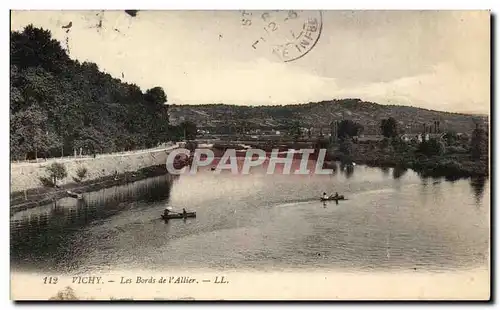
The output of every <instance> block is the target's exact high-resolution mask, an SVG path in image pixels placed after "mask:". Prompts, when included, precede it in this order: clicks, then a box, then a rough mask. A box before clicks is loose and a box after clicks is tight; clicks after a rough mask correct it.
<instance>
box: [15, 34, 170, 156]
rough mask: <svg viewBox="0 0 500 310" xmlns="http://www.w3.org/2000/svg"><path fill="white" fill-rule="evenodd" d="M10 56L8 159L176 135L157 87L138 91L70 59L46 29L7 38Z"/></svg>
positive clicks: (139, 144) (141, 144)
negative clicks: (9, 157)
mask: <svg viewBox="0 0 500 310" xmlns="http://www.w3.org/2000/svg"><path fill="white" fill-rule="evenodd" d="M10 56H11V58H10V112H11V116H10V154H11V158H12V159H29V158H35V157H42V156H43V157H56V156H57V157H60V156H67V155H73V153H74V152H75V151H77V152H80V150H81V151H82V152H83V153H86V154H92V153H108V152H116V151H123V150H133V149H142V148H148V147H154V146H156V145H157V144H159V143H162V142H165V141H168V140H169V139H171V138H172V134H173V133H174V132H175V131H176V129H175V128H172V127H170V126H169V125H168V114H167V112H168V107H167V105H166V104H165V102H166V101H167V96H166V94H165V92H164V90H163V89H162V88H161V87H153V88H151V89H148V90H146V91H145V92H142V91H141V89H140V88H139V87H138V86H137V85H134V84H127V83H123V82H122V81H121V80H119V79H117V78H114V77H112V76H111V75H109V74H107V73H104V72H102V71H101V70H99V68H98V66H97V65H96V64H95V63H90V62H83V63H80V62H78V61H76V60H73V59H70V57H69V56H68V54H67V52H66V50H64V49H63V48H62V47H61V44H60V42H59V41H57V40H55V39H53V38H52V35H51V33H50V31H48V30H44V29H40V28H35V27H33V26H32V25H29V26H27V27H25V28H24V29H23V31H20V32H17V31H13V32H11V33H10Z"/></svg>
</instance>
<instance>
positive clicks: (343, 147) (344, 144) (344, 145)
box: [339, 139, 352, 156]
mask: <svg viewBox="0 0 500 310" xmlns="http://www.w3.org/2000/svg"><path fill="white" fill-rule="evenodd" d="M339 151H340V152H342V154H344V155H347V156H349V155H351V153H352V141H351V139H345V140H342V141H341V143H340V147H339Z"/></svg>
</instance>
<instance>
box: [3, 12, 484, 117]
mask: <svg viewBox="0 0 500 310" xmlns="http://www.w3.org/2000/svg"><path fill="white" fill-rule="evenodd" d="M250 13H251V15H250ZM263 13H267V14H265V15H264V17H263ZM290 14H292V13H291V12H288V11H282V12H274V11H269V12H263V11H249V12H248V11H247V12H242V11H139V12H138V13H137V15H136V16H135V17H132V16H130V15H129V14H126V13H125V12H124V11H13V12H12V15H11V27H12V30H21V29H22V28H24V27H25V26H26V25H28V24H33V25H35V26H38V27H43V28H45V29H49V30H51V32H52V34H53V36H54V38H55V39H57V40H59V41H61V43H62V46H63V47H64V48H68V50H69V55H70V57H72V58H74V59H78V60H80V61H82V62H83V61H91V62H95V63H96V64H97V65H98V66H99V68H100V69H101V70H104V71H105V72H107V73H110V74H111V75H113V76H114V77H117V78H120V79H122V80H124V81H126V82H129V83H135V84H137V85H138V86H139V87H141V88H142V89H143V90H146V89H148V88H151V87H154V86H161V87H163V88H164V89H165V92H166V93H167V97H168V102H169V103H171V104H209V103H226V104H237V105H281V104H300V103H307V102H315V101H322V100H331V99H341V98H360V99H362V100H366V101H372V102H377V103H380V104H396V105H410V106H417V107H423V108H427V109H434V110H442V111H451V112H470V113H485V114H489V111H490V14H489V12H488V11H322V12H321V15H320V12H319V11H305V12H304V11H296V12H294V15H293V17H294V20H293V21H291V19H289V20H288V21H286V22H285V21H284V17H287V16H292V15H290ZM319 16H321V18H320V17H319ZM309 17H316V18H317V20H321V21H322V22H321V24H322V27H321V34H320V35H319V38H318V39H317V42H316V44H315V45H314V47H313V48H312V49H310V51H309V52H308V53H307V54H305V55H303V56H302V57H301V58H299V59H296V60H294V61H289V62H284V61H283V59H280V58H279V57H277V56H276V55H275V54H274V53H273V52H272V51H273V48H272V47H273V46H275V45H276V44H283V43H287V42H290V40H292V37H291V35H290V34H291V33H295V34H296V33H298V32H299V31H300V30H301V27H302V25H303V24H304V22H305V21H307V20H308V18H309ZM246 20H250V22H246ZM70 22H71V27H70V28H69V31H68V32H66V29H64V28H62V27H63V26H65V25H68V24H69V23H70ZM271 22H274V24H273V25H272V27H271V25H270V24H269V23H271ZM249 23H251V24H250V25H248V24H249ZM266 27H267V30H265V29H264V28H266ZM270 30H276V31H270ZM259 38H262V39H261V40H260V42H259V44H257V45H254V46H256V47H257V48H254V47H252V45H253V44H254V43H255V41H256V40H259ZM314 38H316V37H314ZM264 41H265V42H264ZM122 77H123V78H122Z"/></svg>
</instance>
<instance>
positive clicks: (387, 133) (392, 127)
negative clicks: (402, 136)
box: [380, 117, 398, 138]
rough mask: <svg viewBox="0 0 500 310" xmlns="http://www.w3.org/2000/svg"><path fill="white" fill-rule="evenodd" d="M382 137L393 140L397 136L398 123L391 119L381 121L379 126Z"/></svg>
mask: <svg viewBox="0 0 500 310" xmlns="http://www.w3.org/2000/svg"><path fill="white" fill-rule="evenodd" d="M380 129H381V130H382V135H383V136H384V137H386V138H394V137H396V136H397V135H398V123H397V122H396V120H395V119H394V118H392V117H389V118H388V119H383V120H382V122H381V124H380Z"/></svg>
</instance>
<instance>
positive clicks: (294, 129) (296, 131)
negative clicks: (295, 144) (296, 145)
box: [288, 121, 302, 141]
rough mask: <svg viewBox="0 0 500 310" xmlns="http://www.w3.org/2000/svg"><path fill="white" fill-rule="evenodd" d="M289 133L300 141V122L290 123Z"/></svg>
mask: <svg viewBox="0 0 500 310" xmlns="http://www.w3.org/2000/svg"><path fill="white" fill-rule="evenodd" d="M288 135H290V136H292V137H293V139H294V140H295V141H298V140H299V139H300V137H301V136H302V130H301V127H300V122H298V121H295V122H293V123H291V124H290V125H289V128H288Z"/></svg>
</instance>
